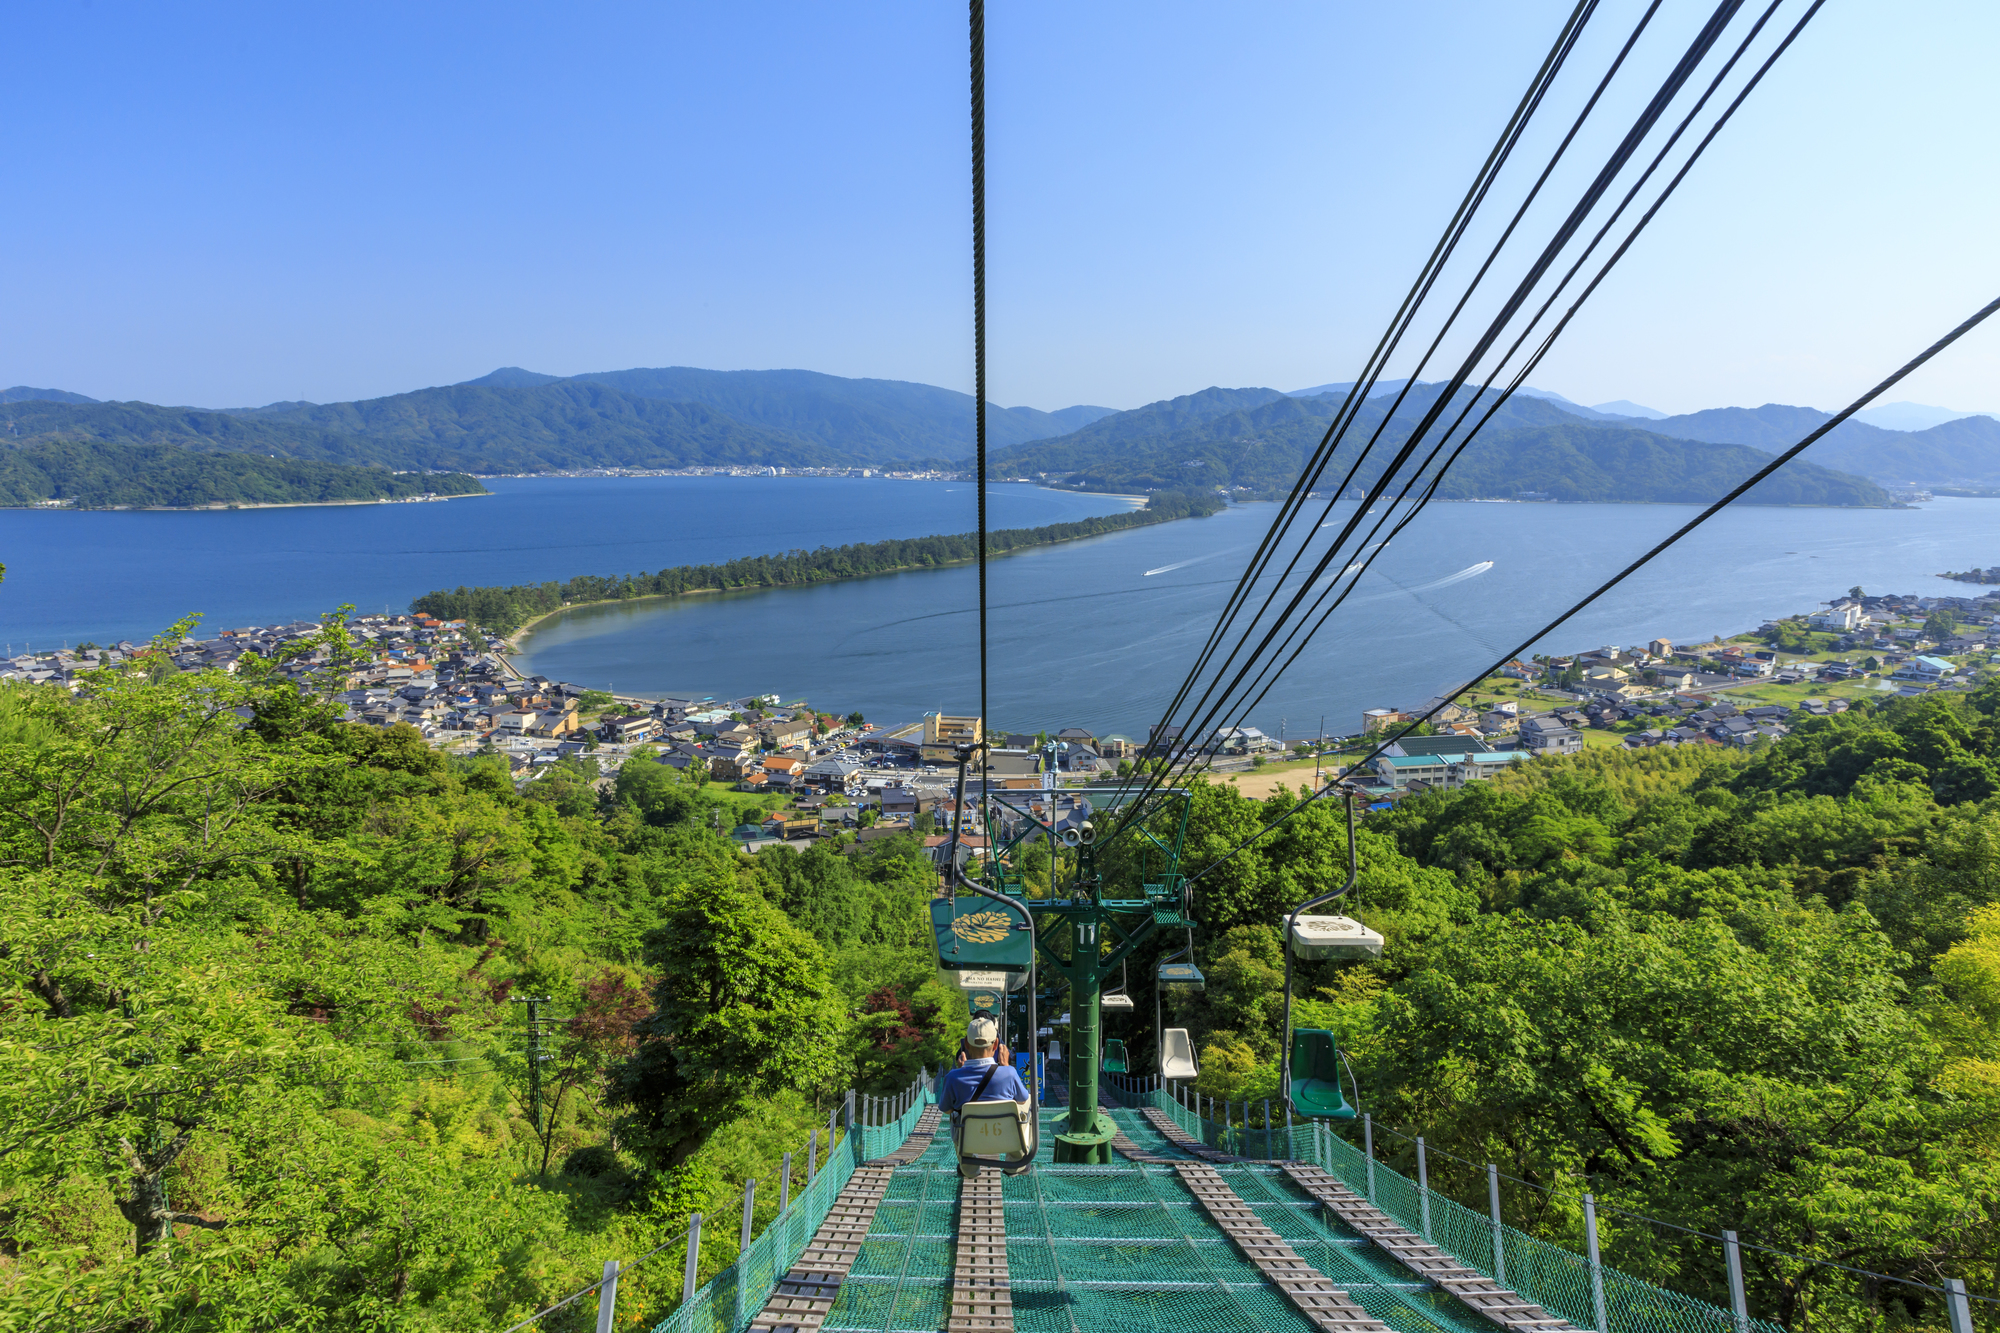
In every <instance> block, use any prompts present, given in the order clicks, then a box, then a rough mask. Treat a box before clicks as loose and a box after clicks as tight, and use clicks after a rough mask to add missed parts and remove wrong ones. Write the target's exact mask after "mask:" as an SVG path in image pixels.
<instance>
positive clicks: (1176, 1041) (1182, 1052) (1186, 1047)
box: [1160, 1028, 1200, 1078]
mask: <svg viewBox="0 0 2000 1333" xmlns="http://www.w3.org/2000/svg"><path fill="white" fill-rule="evenodd" d="M1199 1072H1200V1071H1199V1070H1197V1069H1196V1068H1195V1065H1194V1043H1193V1042H1192V1041H1190V1040H1188V1033H1187V1029H1186V1028H1168V1029H1167V1030H1166V1031H1165V1032H1162V1033H1161V1034H1160V1076H1161V1077H1162V1078H1193V1077H1195V1076H1196V1074H1197V1073H1199Z"/></svg>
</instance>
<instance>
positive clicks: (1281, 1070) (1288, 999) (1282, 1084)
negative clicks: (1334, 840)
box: [1278, 787, 1361, 1103]
mask: <svg viewBox="0 0 2000 1333" xmlns="http://www.w3.org/2000/svg"><path fill="white" fill-rule="evenodd" d="M1345 790H1346V794H1347V882H1346V883H1345V884H1342V885H1341V886H1340V887H1339V888H1337V889H1335V890H1334V891H1333V892H1331V893H1322V894H1321V895H1319V897H1317V898H1308V899H1306V901H1304V902H1302V903H1300V904H1299V905H1298V906H1297V907H1294V908H1293V909H1292V914H1291V915H1290V916H1288V917H1286V918H1285V937H1284V938H1283V939H1282V940H1280V941H1278V947H1279V948H1281V949H1283V950H1284V951H1285V1025H1284V1029H1283V1031H1284V1043H1283V1045H1281V1046H1280V1047H1279V1048H1278V1053H1279V1065H1278V1091H1279V1093H1280V1094H1281V1095H1282V1096H1283V1097H1284V1098H1285V1100H1286V1102H1288V1103H1289V1102H1290V1101H1291V1098H1292V932H1293V931H1294V930H1296V929H1297V928H1298V924H1299V917H1300V915H1301V914H1302V913H1304V912H1305V910H1306V909H1307V908H1309V907H1318V906H1319V905H1320V904H1322V903H1330V902H1332V901H1333V900H1334V899H1336V898H1342V897H1345V896H1346V895H1347V894H1348V893H1350V892H1352V891H1353V889H1354V886H1355V884H1356V883H1358V882H1359V881H1360V879H1361V870H1360V863H1359V862H1358V861H1357V860H1356V859H1355V852H1354V788H1352V787H1347V788H1346V789H1345ZM1355 1095H1356V1097H1357V1098H1358V1097H1359V1096H1360V1094H1359V1093H1358V1092H1357V1093H1356V1094H1355Z"/></svg>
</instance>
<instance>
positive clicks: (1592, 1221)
mask: <svg viewBox="0 0 2000 1333" xmlns="http://www.w3.org/2000/svg"><path fill="white" fill-rule="evenodd" d="M1583 1239H1584V1242H1585V1243H1586V1245H1588V1247H1589V1250H1590V1311H1591V1313H1592V1314H1593V1315H1594V1316H1596V1319H1597V1333H1611V1330H1610V1329H1609V1328H1608V1327H1606V1325H1605V1318H1604V1261H1603V1260H1602V1259H1600V1258H1598V1255H1597V1199H1596V1197H1595V1196H1593V1195H1589V1194H1586V1195H1584V1196H1583Z"/></svg>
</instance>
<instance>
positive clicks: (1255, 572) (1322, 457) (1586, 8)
mask: <svg viewBox="0 0 2000 1333" xmlns="http://www.w3.org/2000/svg"><path fill="white" fill-rule="evenodd" d="M1596 8H1597V0H1579V3H1578V4H1577V6H1576V8H1575V9H1574V10H1573V11H1572V12H1571V14H1570V17H1569V19H1568V21H1567V22H1565V24H1564V25H1563V27H1562V30H1561V31H1560V32H1559V33H1558V34H1557V37H1556V40H1555V42H1554V44H1553V45H1552V46H1551V47H1550V49H1549V52H1548V54H1547V55H1546V56H1545V57H1544V58H1543V61H1542V65H1541V68H1540V69H1538V70H1537V71H1536V74H1535V77H1534V79H1533V80H1531V81H1530V83H1529V86H1528V88H1527V90H1526V91H1525V92H1524V93H1523V94H1522V97H1521V101H1520V103H1519V104H1518V105H1517V106H1516V107H1515V109H1514V112H1513V115H1512V116H1511V117H1509V119H1508V121H1507V123H1506V125H1505V126H1504V127H1503V128H1502V130H1501V134H1500V137H1499V139H1498V140H1497V141H1496V142H1495V143H1494V146H1493V148H1492V149H1491V150H1490V151H1489V152H1488V154H1487V157H1486V161H1485V162H1484V163H1483V164H1482V165H1481V167H1480V169H1479V171H1478V173H1476V174H1475V176H1474V178H1473V181H1472V184H1471V186H1470V187H1468V189H1467V191H1466V194H1465V197H1464V198H1463V199H1462V200H1461V201H1460V202H1459V205H1458V208H1457V210H1456V211H1455V212H1454V213H1453V214H1452V217H1451V219H1450V220H1449V221H1448V222H1447V223H1446V225H1445V229H1444V232H1443V234H1442V235H1441V236H1440V237H1439V239H1438V242H1437V244H1436V245H1435V246H1434V247H1433V249H1432V251H1431V255H1430V257H1429V258H1428V259H1427V260H1426V261H1425V263H1424V266H1423V268H1421V269H1420V270H1419V271H1418V274H1417V277H1416V280H1415V281H1414V282H1413V283H1412V285H1411V288H1410V291H1409V292H1408V293H1407V294H1406V295H1405V296H1404V297H1403V302H1402V304H1401V305H1400V306H1399V307H1398V308H1397V311H1396V313H1395V315H1394V316H1392V317H1391V319H1390V322H1389V326H1388V328H1387V329H1386V330H1385V331H1384V333H1383V335H1382V338H1381V339H1380V341H1379V342H1378V343H1377V344H1376V347H1375V350H1374V352H1372V353H1371V354H1370V356H1369V358H1368V361H1367V362H1366V363H1365V364H1364V366H1363V368H1362V372H1363V373H1362V374H1361V376H1360V377H1359V378H1357V379H1356V381H1355V382H1354V384H1353V385H1352V386H1351V387H1350V388H1349V390H1348V395H1347V398H1346V399H1345V400H1344V401H1343V402H1342V404H1341V406H1340V407H1339V408H1338V409H1337V410H1336V411H1335V413H1334V418H1333V421H1332V422H1331V423H1329V425H1328V426H1327V429H1326V432H1325V433H1324V434H1323V435H1322V436H1321V439H1320V443H1319V445H1318V446H1317V447H1316V449H1315V451H1314V456H1313V459H1312V460H1309V465H1308V466H1307V467H1305V468H1303V469H1301V471H1300V475H1299V478H1298V479H1297V480H1296V481H1295V482H1294V484H1293V486H1292V491H1291V493H1290V494H1289V495H1288V496H1287V497H1286V499H1285V501H1284V503H1283V505H1281V506H1280V509H1279V514H1278V517H1277V518H1276V519H1275V520H1274V521H1273V523H1272V524H1271V526H1270V528H1269V529H1268V530H1267V531H1266V533H1265V535H1264V538H1263V539H1262V541H1261V542H1260V543H1259V545H1258V549H1257V551H1256V552H1255V553H1254V554H1253V555H1252V557H1251V559H1250V562H1249V564H1248V565H1247V566H1246V567H1245V570H1244V573H1243V575H1242V577H1241V578H1240V579H1239V580H1238V583H1237V587H1236V589H1235V591H1234V592H1232V593H1231V595H1230V598H1229V599H1228V601H1227V602H1226V603H1225V606H1224V610H1223V613H1222V614H1221V615H1219V616H1218V618H1217V623H1216V626H1215V628H1213V629H1212V630H1211V631H1210V632H1209V639H1208V643H1207V644H1205V645H1204V647H1203V649H1202V651H1201V653H1200V654H1199V655H1198V659H1197V662H1196V665H1195V666H1194V667H1193V668H1192V669H1191V670H1190V671H1189V673H1188V675H1187V676H1186V678H1185V679H1184V680H1183V682H1182V684H1181V687H1180V689H1179V691H1178V692H1177V693H1176V695H1175V697H1174V699H1173V700H1172V701H1171V702H1170V703H1169V705H1168V708H1167V711H1166V714H1165V716H1164V717H1163V718H1162V726H1163V727H1164V726H1165V725H1166V724H1168V723H1170V722H1171V721H1172V718H1173V715H1174V714H1175V713H1177V712H1178V711H1179V709H1180V705H1181V703H1182V702H1183V700H1184V699H1185V697H1186V694H1187V692H1188V691H1189V690H1190V689H1192V688H1193V686H1194V683H1195V682H1196V681H1197V680H1198V679H1199V676H1200V673H1201V670H1202V668H1203V667H1204V666H1205V665H1206V663H1207V661H1208V658H1209V656H1210V655H1211V654H1212V653H1213V651H1214V649H1215V647H1216V646H1217V645H1218V644H1219V643H1220V642H1221V641H1222V638H1223V637H1224V636H1225V635H1226V634H1227V632H1228V628H1229V625H1230V624H1231V623H1233V621H1234V617H1235V615H1236V612H1237V611H1238V610H1240V607H1241V604H1242V602H1243V600H1244V599H1245V598H1247V596H1248V592H1249V589H1250V588H1251V587H1252V586H1254V584H1255V582H1256V579H1257V578H1258V577H1259V576H1260V574H1261V572H1262V570H1263V568H1264V567H1265V566H1266V565H1267V564H1268V561H1269V558H1270V556H1271V555H1273V554H1275V550H1276V547H1277V545H1278V544H1279V543H1281V542H1282V541H1283V539H1284V537H1285V535H1286V534H1287V533H1288V532H1289V530H1290V527H1291V524H1292V523H1293V522H1294V521H1296V519H1297V517H1298V514H1299V513H1300V512H1302V510H1303V508H1304V503H1305V500H1306V499H1307V498H1308V497H1309V494H1310V492H1311V490H1312V488H1313V486H1314V484H1316V482H1317V480H1318V478H1319V476H1320V474H1321V473H1322V472H1323V471H1324V470H1325V466H1326V463H1327V461H1330V459H1331V457H1332V451H1333V450H1334V449H1336V448H1337V447H1338V446H1339V443H1340V441H1341V440H1342V439H1343V438H1345V435H1346V432H1347V430H1348V428H1349V427H1350V426H1351V425H1352V423H1353V420H1354V418H1355V417H1356V416H1358V415H1359V413H1360V411H1361V410H1362V408H1363V407H1365V406H1366V404H1367V400H1368V397H1369V394H1370V393H1371V392H1372V390H1373V389H1374V386H1375V384H1376V383H1377V381H1379V379H1380V378H1381V375H1382V372H1383V371H1384V370H1385V369H1386V368H1387V365H1388V361H1389V358H1390V357H1391V356H1392V355H1394V353H1395V351H1396V349H1397V347H1398V346H1400V344H1401V340H1402V337H1403V336H1404V334H1405V333H1407V331H1408V329H1409V327H1410V325H1411V324H1412V323H1413V322H1414V321H1415V319H1416V316H1417V312H1418V310H1419V308H1420V307H1421V306H1422V304H1423V302H1424V301H1425V300H1426V299H1428V297H1429V295H1430V292H1431V289H1432V287H1433V286H1434V285H1435V284H1436V282H1437V280H1438V278H1439V277H1440V276H1441V275H1442V273H1443V270H1444V267H1445V264H1446V263H1447V262H1448V261H1449V260H1450V258H1451V256H1452V254H1453V253H1454V252H1455V251H1456V249H1457V246H1458V243H1459V241H1460V240H1461V239H1462V238H1463V237H1464V235H1465V232H1466V230H1467V229H1468V228H1469V227H1470V226H1471V224H1472V221H1473V217H1474V215H1475V214H1476V213H1477V211H1478V209H1479V208H1480V206H1481V205H1482V204H1483V203H1484V202H1485V199H1486V195H1487V193H1488V192H1489V191H1490V190H1491V188H1492V186H1493V183H1494V181H1495V180H1497V179H1498V176H1499V173H1500V171H1501V169H1502V168H1503V167H1504V166H1505V165H1506V163H1507V160H1508V159H1509V158H1510V157H1511V155H1512V153H1513V150H1514V147H1515V146H1516V145H1517V144H1518V143H1519V141H1520V138H1521V136H1522V134H1523V133H1524V132H1525V131H1526V128H1527V125H1528V123H1529V121H1530V120H1531V119H1532V118H1533V116H1534V114H1535V113H1536V111H1537V110H1539V109H1540V106H1541V103H1542V100H1543V98H1544V97H1545V96H1546V95H1547V93H1548V90H1549V88H1550V87H1551V86H1552V85H1553V83H1554V81H1555V78H1556V76H1557V75H1558V74H1559V73H1560V72H1561V70H1562V67H1563V65H1564V63H1565V62H1566V61H1567V60H1568V57H1569V55H1570V53H1571V52H1572V51H1573V50H1574V49H1575V45H1576V42H1577V40H1578V38H1579V37H1580V36H1581V34H1582V32H1583V29H1584V26H1585V25H1586V24H1587V23H1588V22H1589V20H1590V18H1591V16H1592V15H1593V14H1594V13H1595V12H1596ZM1154 785H1157V784H1151V783H1149V785H1148V794H1150V791H1151V788H1152V786H1154Z"/></svg>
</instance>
